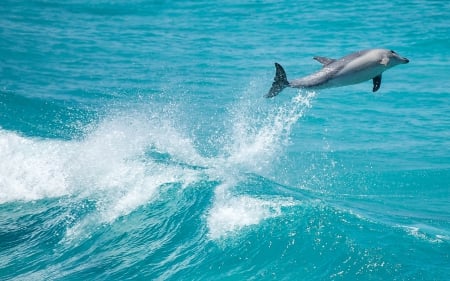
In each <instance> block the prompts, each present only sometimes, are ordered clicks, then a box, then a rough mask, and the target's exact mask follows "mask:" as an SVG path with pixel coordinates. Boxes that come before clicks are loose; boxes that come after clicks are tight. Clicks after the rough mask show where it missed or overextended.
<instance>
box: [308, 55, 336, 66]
mask: <svg viewBox="0 0 450 281" xmlns="http://www.w3.org/2000/svg"><path fill="white" fill-rule="evenodd" d="M313 59H315V60H316V61H318V62H320V63H321V64H323V66H326V65H329V64H330V63H332V62H335V61H336V60H335V59H330V58H326V57H317V56H316V57H313Z"/></svg>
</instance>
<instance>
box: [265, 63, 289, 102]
mask: <svg viewBox="0 0 450 281" xmlns="http://www.w3.org/2000/svg"><path fill="white" fill-rule="evenodd" d="M275 69H276V72H275V78H274V79H273V83H272V87H271V88H270V90H269V92H268V93H267V94H266V95H265V96H264V97H266V98H273V97H274V96H276V95H278V94H279V93H280V92H281V91H283V89H284V88H286V87H288V86H289V82H288V80H287V77H286V72H285V71H284V69H283V67H282V66H281V65H280V64H279V63H275Z"/></svg>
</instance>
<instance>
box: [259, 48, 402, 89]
mask: <svg viewBox="0 0 450 281" xmlns="http://www.w3.org/2000/svg"><path fill="white" fill-rule="evenodd" d="M314 59H315V60H317V61H318V62H320V63H321V64H323V68H322V69H321V70H319V71H317V72H315V73H313V74H311V75H308V76H305V77H303V78H298V79H295V80H293V81H291V82H288V80H287V77H286V72H285V71H284V69H283V67H282V66H281V65H280V64H278V63H275V68H276V73H275V78H274V81H273V83H272V87H271V88H270V90H269V92H268V93H267V94H266V95H265V97H266V98H272V97H274V96H276V95H278V94H279V93H280V92H281V91H282V90H283V89H284V88H286V87H292V88H305V89H324V88H332V87H341V86H347V85H352V84H357V83H361V82H364V81H367V80H370V79H372V80H373V89H372V91H373V92H376V91H378V89H379V88H380V86H381V74H382V73H383V72H384V71H386V70H388V69H389V68H391V67H394V66H396V65H398V64H405V63H408V62H409V60H408V59H407V58H404V57H401V56H400V55H399V54H397V53H396V52H394V51H392V50H387V49H369V50H362V51H359V52H355V53H352V54H349V55H347V56H345V57H342V58H340V59H337V60H336V59H330V58H326V57H314Z"/></svg>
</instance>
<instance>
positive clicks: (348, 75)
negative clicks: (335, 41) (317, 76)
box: [321, 64, 386, 88]
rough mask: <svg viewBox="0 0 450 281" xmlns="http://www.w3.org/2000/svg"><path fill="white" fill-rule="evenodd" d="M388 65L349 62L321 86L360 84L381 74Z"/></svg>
mask: <svg viewBox="0 0 450 281" xmlns="http://www.w3.org/2000/svg"><path fill="white" fill-rule="evenodd" d="M385 70H386V67H384V66H383V65H380V64H377V65H373V64H372V65H370V64H367V65H364V64H357V65H356V64H353V65H352V64H349V65H347V66H345V67H344V68H343V69H341V70H340V71H338V72H337V73H336V74H334V75H333V76H332V77H330V79H329V80H328V81H327V83H325V84H324V85H323V86H322V87H321V88H328V87H340V86H346V85H353V84H358V83H361V82H364V81H367V80H371V79H372V78H374V77H376V76H378V75H380V74H381V73H382V72H383V71H385Z"/></svg>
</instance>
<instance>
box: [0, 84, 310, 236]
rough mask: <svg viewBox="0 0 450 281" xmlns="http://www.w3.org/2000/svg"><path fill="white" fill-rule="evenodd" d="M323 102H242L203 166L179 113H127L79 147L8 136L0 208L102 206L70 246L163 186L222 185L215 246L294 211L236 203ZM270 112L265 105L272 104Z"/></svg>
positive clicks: (213, 226) (2, 144) (0, 152)
mask: <svg viewBox="0 0 450 281" xmlns="http://www.w3.org/2000/svg"><path fill="white" fill-rule="evenodd" d="M314 96H315V93H313V92H307V93H306V94H303V93H302V92H300V93H299V94H298V95H297V96H295V97H294V98H292V99H291V100H290V101H288V102H285V103H282V104H268V103H265V104H262V103H261V104H259V105H256V108H255V104H254V103H253V101H251V100H243V101H241V103H240V104H238V105H237V106H233V107H232V108H231V109H230V118H228V119H227V120H231V122H230V123H229V126H228V129H227V130H226V132H225V137H224V139H225V141H224V142H223V143H221V144H218V145H223V147H222V148H220V149H217V150H218V151H219V154H218V155H217V156H212V157H204V156H202V155H201V154H200V153H199V149H197V148H196V146H195V145H194V143H195V142H194V139H193V137H187V136H186V135H187V134H185V133H184V132H183V131H182V130H181V129H180V128H181V127H182V126H179V125H177V124H176V122H175V120H176V118H175V115H176V113H175V112H174V111H173V110H167V109H164V110H159V111H153V112H151V113H147V114H143V113H142V112H130V111H122V112H121V113H117V114H113V115H112V117H107V118H105V119H104V120H103V121H102V122H100V123H99V124H98V125H96V126H93V128H92V129H90V130H89V131H87V133H86V136H85V137H84V138H82V139H78V140H71V141H60V140H49V139H40V138H27V137H24V136H21V135H19V134H17V133H14V132H9V131H5V130H2V129H0V159H2V160H1V161H0V171H1V172H0V173H1V177H0V204H1V203H5V202H11V201H18V200H22V201H33V200H39V199H43V198H55V197H61V196H68V197H70V198H75V199H76V200H83V199H86V198H87V199H89V200H91V201H94V202H95V210H94V212H93V214H91V215H90V216H88V217H86V218H85V219H83V220H82V221H78V222H77V223H76V224H75V225H72V226H71V227H70V228H69V229H68V231H67V233H68V236H76V235H78V233H80V232H84V231H85V230H86V228H89V227H90V226H91V225H92V224H98V223H111V222H113V221H114V220H116V219H117V218H118V217H121V216H125V215H127V214H129V213H131V212H133V211H134V210H136V208H138V207H139V206H142V205H144V204H148V203H150V202H152V200H154V199H155V198H157V196H158V193H159V191H160V189H161V187H162V186H167V185H173V186H181V187H182V188H185V187H188V186H191V185H193V184H195V183H197V182H199V181H201V180H207V181H218V182H219V183H220V184H219V186H218V187H216V190H215V198H214V202H213V206H212V208H211V210H210V211H209V212H208V213H207V215H206V216H207V218H206V223H207V225H208V229H209V231H210V237H211V238H213V239H215V238H219V237H221V236H222V235H223V234H227V233H232V232H233V231H234V230H237V229H241V228H242V227H245V226H249V225H253V224H258V223H260V222H261V221H263V220H265V219H268V218H273V217H276V216H279V215H280V214H281V207H282V206H285V205H286V204H291V203H282V201H283V200H280V201H277V200H272V199H267V198H256V197H252V196H241V195H234V193H233V188H235V187H236V186H238V185H239V183H240V182H242V181H245V180H246V174H248V173H257V174H260V175H263V176H264V174H269V173H270V169H271V167H272V165H273V164H274V163H275V162H276V161H277V159H278V157H279V156H280V155H282V153H283V149H284V148H285V147H286V146H287V145H288V144H289V136H290V134H291V131H292V128H293V126H294V124H295V123H296V122H297V121H298V120H299V118H301V117H302V116H303V114H304V112H305V110H307V109H308V108H309V107H310V106H311V103H310V102H311V100H312V99H313V98H314ZM264 102H266V101H264Z"/></svg>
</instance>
